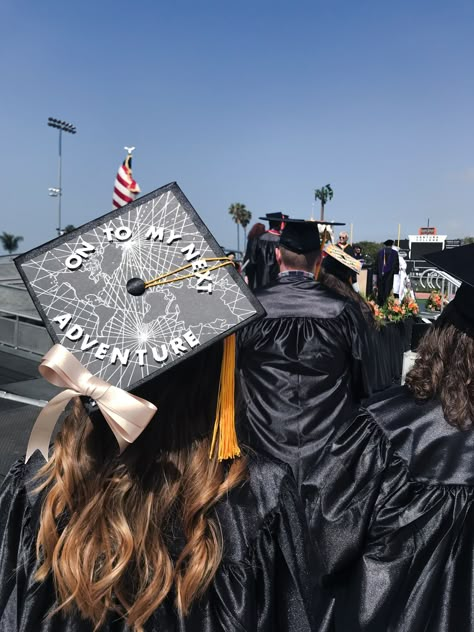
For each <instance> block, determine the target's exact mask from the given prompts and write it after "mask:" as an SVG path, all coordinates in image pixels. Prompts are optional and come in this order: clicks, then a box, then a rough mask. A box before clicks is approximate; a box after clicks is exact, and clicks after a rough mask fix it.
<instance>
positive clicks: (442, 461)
mask: <svg viewBox="0 0 474 632" xmlns="http://www.w3.org/2000/svg"><path fill="white" fill-rule="evenodd" d="M425 259H426V260H427V261H428V262H429V263H431V264H432V265H434V266H436V267H438V268H440V269H442V270H444V271H446V272H448V273H449V274H450V275H451V276H454V277H456V278H457V279H459V280H460V281H461V282H462V283H461V286H460V288H459V289H458V290H457V292H456V295H455V298H454V299H453V300H452V301H451V302H450V303H449V305H448V306H447V307H446V308H445V309H444V310H443V312H442V313H441V315H440V317H439V318H438V319H437V320H436V322H435V325H434V326H432V327H431V328H430V330H429V331H428V333H427V334H426V335H425V337H424V338H423V340H422V341H421V343H420V345H419V348H418V352H417V353H418V357H417V359H416V361H415V364H414V367H413V368H412V369H411V371H410V372H409V373H408V375H407V378H406V384H405V386H401V387H395V388H393V389H391V390H390V391H388V392H384V393H382V394H380V395H379V396H377V397H376V398H374V399H372V400H371V401H369V402H368V404H367V405H366V406H365V407H364V408H362V409H361V410H360V411H359V413H358V415H357V416H355V418H354V419H353V420H351V421H349V422H348V423H347V424H346V425H345V426H344V428H343V429H342V430H341V432H340V434H339V436H338V437H337V438H336V439H335V441H334V442H333V444H332V445H330V446H328V448H327V450H326V452H325V455H324V457H323V459H321V461H320V463H319V466H318V469H315V471H314V472H313V473H312V474H311V475H310V476H309V477H308V479H307V481H306V482H305V484H304V485H303V494H304V496H305V498H306V500H307V507H308V517H309V521H310V528H311V532H312V538H313V542H314V544H315V549H316V551H317V552H318V556H319V563H318V565H317V568H318V569H319V571H318V574H319V580H320V582H321V585H324V586H326V590H327V592H326V595H325V598H324V602H325V605H324V606H323V604H322V603H319V604H318V605H316V611H317V613H318V616H319V617H320V620H319V621H318V629H320V630H322V631H326V630H331V631H333V632H356V631H357V632H381V631H382V630H384V631H386V630H387V631H388V630H390V632H408V631H409V632H428V631H429V632H458V630H474V593H473V590H472V578H473V577H474V554H473V552H474V388H473V384H474V244H471V245H468V246H462V247H459V248H453V249H452V250H444V251H439V252H436V253H433V254H431V255H426V256H425ZM321 595H324V591H323V592H322V593H321Z"/></svg>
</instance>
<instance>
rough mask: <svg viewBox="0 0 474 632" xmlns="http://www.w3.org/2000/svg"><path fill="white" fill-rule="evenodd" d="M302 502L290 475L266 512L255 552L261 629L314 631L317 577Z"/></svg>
mask: <svg viewBox="0 0 474 632" xmlns="http://www.w3.org/2000/svg"><path fill="white" fill-rule="evenodd" d="M312 560H313V553H312V549H311V546H310V541H309V537H308V532H307V525H306V520H305V516H304V510H303V505H302V503H301V501H300V499H299V497H298V495H297V490H296V485H295V483H294V480H293V478H292V477H290V476H287V477H286V479H284V481H283V483H282V488H281V492H280V504H279V508H278V509H277V510H276V511H274V512H272V514H270V515H269V516H267V518H266V520H265V523H264V525H263V527H262V530H261V533H260V534H259V537H258V540H257V542H256V546H255V549H254V552H253V561H252V565H253V568H254V576H255V586H256V589H257V621H258V622H257V628H256V629H257V630H258V632H296V631H298V632H313V631H314V632H316V631H317V628H316V627H315V624H314V613H313V603H314V598H315V592H316V581H315V577H314V572H313V561H312Z"/></svg>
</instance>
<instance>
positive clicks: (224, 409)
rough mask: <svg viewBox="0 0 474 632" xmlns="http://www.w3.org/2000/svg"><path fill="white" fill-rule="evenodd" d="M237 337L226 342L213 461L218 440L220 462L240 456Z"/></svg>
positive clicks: (220, 381)
mask: <svg viewBox="0 0 474 632" xmlns="http://www.w3.org/2000/svg"><path fill="white" fill-rule="evenodd" d="M234 398H235V335H234V334H233V335H231V336H227V338H226V339H225V340H224V351H223V354H222V365H221V375H220V380H219V395H218V397H217V410H216V420H215V422H214V432H213V434H212V442H211V449H210V452H209V458H210V459H212V457H213V455H214V449H215V447H216V443H217V439H219V445H218V453H217V458H218V459H219V461H224V460H225V459H233V458H234V457H236V456H240V448H239V443H238V441H237V433H236V431H235V399H234Z"/></svg>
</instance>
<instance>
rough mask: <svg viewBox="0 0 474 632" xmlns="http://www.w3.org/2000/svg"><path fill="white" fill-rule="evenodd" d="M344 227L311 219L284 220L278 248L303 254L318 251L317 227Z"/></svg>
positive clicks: (340, 223) (341, 223) (340, 224)
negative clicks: (281, 247)
mask: <svg viewBox="0 0 474 632" xmlns="http://www.w3.org/2000/svg"><path fill="white" fill-rule="evenodd" d="M320 225H322V226H344V222H326V221H318V220H313V219H286V220H285V227H284V229H283V230H282V232H281V236H280V246H283V247H284V248H286V249H287V250H291V251H292V252H296V253H297V254H304V253H306V252H312V251H315V250H319V249H320V247H321V239H320V236H319V226H320Z"/></svg>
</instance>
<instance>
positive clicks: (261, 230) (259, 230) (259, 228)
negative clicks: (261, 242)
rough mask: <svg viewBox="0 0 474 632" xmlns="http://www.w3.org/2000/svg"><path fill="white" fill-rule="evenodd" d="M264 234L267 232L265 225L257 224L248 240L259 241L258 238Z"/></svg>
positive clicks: (251, 230)
mask: <svg viewBox="0 0 474 632" xmlns="http://www.w3.org/2000/svg"><path fill="white" fill-rule="evenodd" d="M264 232H265V225H264V224H262V223H260V222H257V223H256V224H254V225H253V226H252V228H251V229H250V230H249V234H248V239H249V240H251V239H257V237H260V235H263V233H264Z"/></svg>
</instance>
